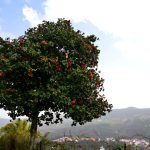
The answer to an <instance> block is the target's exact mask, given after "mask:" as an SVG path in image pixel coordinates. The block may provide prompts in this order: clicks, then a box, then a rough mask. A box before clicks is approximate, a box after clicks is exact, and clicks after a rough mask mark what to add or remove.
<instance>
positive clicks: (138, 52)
mask: <svg viewBox="0 0 150 150" xmlns="http://www.w3.org/2000/svg"><path fill="white" fill-rule="evenodd" d="M149 7H150V1H149V0H113V1H112V0H0V36H1V37H3V38H5V37H8V36H9V37H11V38H16V37H18V36H20V35H23V34H24V32H25V31H26V30H27V29H28V28H29V27H34V26H36V25H37V24H39V23H41V22H42V20H49V21H57V19H58V18H65V19H69V20H71V22H72V25H73V27H74V28H75V30H76V29H80V30H81V31H83V32H85V33H86V34H95V35H96V36H97V37H99V39H100V40H99V41H98V42H97V43H96V44H97V45H98V46H99V48H100V50H101V53H100V56H99V70H100V71H101V76H102V77H103V78H104V79H105V83H104V88H105V96H106V98H107V100H108V102H109V103H111V104H113V106H114V108H126V107H138V108H150V92H149V89H150V41H149V40H150V39H149V36H150V19H149V14H150V9H149Z"/></svg>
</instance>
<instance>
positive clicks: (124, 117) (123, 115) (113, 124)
mask: <svg viewBox="0 0 150 150" xmlns="http://www.w3.org/2000/svg"><path fill="white" fill-rule="evenodd" d="M40 130H41V131H42V132H50V134H49V137H50V138H51V139H55V138H59V137H62V136H64V135H66V136H70V135H71V136H87V137H100V138H105V137H139V136H141V137H145V138H150V108H148V109H138V108H133V107H130V108H126V109H115V110H113V111H112V112H111V113H109V114H107V115H106V116H105V117H102V118H100V119H95V120H93V121H92V122H90V123H86V124H85V125H83V126H80V125H77V126H76V127H71V120H65V121H64V123H63V124H57V125H50V126H43V127H42V128H40Z"/></svg>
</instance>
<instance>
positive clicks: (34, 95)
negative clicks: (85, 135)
mask: <svg viewBox="0 0 150 150" xmlns="http://www.w3.org/2000/svg"><path fill="white" fill-rule="evenodd" d="M96 40H97V37H95V35H89V36H85V34H84V33H82V32H81V31H79V30H78V31H75V30H74V28H73V27H72V25H71V23H70V21H69V20H65V19H59V20H58V21H57V22H56V23H54V22H48V21H43V23H42V24H39V25H38V26H37V27H34V28H29V29H28V30H27V31H26V32H25V35H23V36H21V37H19V38H17V39H13V40H10V39H9V38H7V39H5V40H4V39H2V38H1V39H0V92H1V93H0V107H1V108H4V109H5V110H9V111H10V114H9V115H10V116H11V117H12V118H13V119H15V117H17V116H23V115H26V116H27V117H28V118H29V121H31V131H30V133H31V139H30V150H32V149H33V147H34V141H35V133H36V131H37V125H42V122H41V121H45V124H47V125H48V124H49V123H58V122H62V121H63V116H64V117H65V118H69V117H70V118H72V120H73V123H72V125H76V124H77V123H79V124H84V123H85V122H87V121H91V120H92V119H94V118H98V117H100V116H103V115H105V113H106V112H107V111H108V112H109V111H110V110H111V108H112V105H111V104H109V103H108V102H107V100H106V98H105V96H104V94H103V90H104V88H103V82H104V79H103V78H101V77H100V74H99V72H98V71H97V64H98V56H99V53H100V50H99V49H98V47H97V46H95V44H94V43H95V42H96ZM43 111H44V113H40V112H43Z"/></svg>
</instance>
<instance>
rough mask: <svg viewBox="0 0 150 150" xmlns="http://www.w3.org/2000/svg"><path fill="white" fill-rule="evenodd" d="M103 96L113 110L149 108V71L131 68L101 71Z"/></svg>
mask: <svg viewBox="0 0 150 150" xmlns="http://www.w3.org/2000/svg"><path fill="white" fill-rule="evenodd" d="M103 76H104V77H105V79H106V80H105V83H104V87H105V95H106V97H107V99H108V101H109V102H111V103H112V104H113V105H114V107H115V108H124V107H129V106H134V107H139V108H143V107H145V108H146V107H150V103H149V99H150V95H149V89H150V80H148V79H149V77H150V71H149V70H144V69H143V70H142V69H141V70H139V69H138V67H137V68H135V67H134V68H133V67H129V66H128V67H122V68H119V67H118V68H117V67H116V68H112V69H103Z"/></svg>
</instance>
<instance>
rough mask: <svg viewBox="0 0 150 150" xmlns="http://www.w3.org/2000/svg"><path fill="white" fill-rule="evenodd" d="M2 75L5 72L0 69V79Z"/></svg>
mask: <svg viewBox="0 0 150 150" xmlns="http://www.w3.org/2000/svg"><path fill="white" fill-rule="evenodd" d="M4 76H5V73H4V72H3V71H2V70H0V79H2V78H3V77H4Z"/></svg>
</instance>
